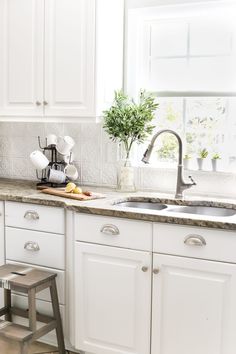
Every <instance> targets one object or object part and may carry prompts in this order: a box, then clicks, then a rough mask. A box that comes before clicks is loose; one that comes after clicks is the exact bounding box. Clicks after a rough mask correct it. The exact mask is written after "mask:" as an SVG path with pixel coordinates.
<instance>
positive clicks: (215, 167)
mask: <svg viewBox="0 0 236 354" xmlns="http://www.w3.org/2000/svg"><path fill="white" fill-rule="evenodd" d="M211 165H212V171H214V172H216V171H217V165H218V160H217V159H212V160H211Z"/></svg>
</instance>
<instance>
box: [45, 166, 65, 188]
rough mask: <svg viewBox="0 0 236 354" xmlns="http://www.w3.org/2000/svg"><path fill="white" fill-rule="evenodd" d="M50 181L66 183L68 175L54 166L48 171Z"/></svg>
mask: <svg viewBox="0 0 236 354" xmlns="http://www.w3.org/2000/svg"><path fill="white" fill-rule="evenodd" d="M48 181H49V182H51V183H58V184H60V183H65V181H66V175H65V173H64V172H62V171H60V170H54V169H53V168H51V169H50V170H49V171H48Z"/></svg>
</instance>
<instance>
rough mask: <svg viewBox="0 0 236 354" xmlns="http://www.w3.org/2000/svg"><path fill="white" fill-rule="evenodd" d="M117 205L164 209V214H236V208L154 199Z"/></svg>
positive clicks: (222, 215)
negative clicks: (171, 203)
mask: <svg viewBox="0 0 236 354" xmlns="http://www.w3.org/2000/svg"><path fill="white" fill-rule="evenodd" d="M115 205H116V206H117V207H125V208H137V209H144V210H156V211H160V210H164V212H165V213H166V214H168V213H171V212H172V213H178V214H192V215H205V216H215V217H229V216H233V215H236V210H233V209H227V208H220V207H211V206H199V205H189V206H180V205H166V204H162V203H160V202H155V201H146V202H145V201H136V200H128V201H124V202H121V203H117V204H115Z"/></svg>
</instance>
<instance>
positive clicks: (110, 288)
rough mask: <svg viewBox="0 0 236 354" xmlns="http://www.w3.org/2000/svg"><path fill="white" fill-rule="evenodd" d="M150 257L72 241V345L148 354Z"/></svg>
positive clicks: (100, 353) (108, 353)
mask: <svg viewBox="0 0 236 354" xmlns="http://www.w3.org/2000/svg"><path fill="white" fill-rule="evenodd" d="M151 260H152V257H151V253H149V252H143V251H134V250H128V249H120V248H115V247H109V246H101V245H95V244H89V243H82V242H76V243H75V314H76V315H75V347H76V348H77V349H80V350H84V351H85V352H89V353H95V354H115V353H116V354H131V353H132V354H149V353H150V316H151V274H152V273H151Z"/></svg>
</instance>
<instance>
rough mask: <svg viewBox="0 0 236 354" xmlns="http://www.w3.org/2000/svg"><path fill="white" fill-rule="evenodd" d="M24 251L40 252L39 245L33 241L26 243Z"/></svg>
mask: <svg viewBox="0 0 236 354" xmlns="http://www.w3.org/2000/svg"><path fill="white" fill-rule="evenodd" d="M24 249H25V250H27V251H33V252H37V251H39V250H40V247H39V244H38V243H37V242H34V241H27V242H26V243H25V245H24Z"/></svg>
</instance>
